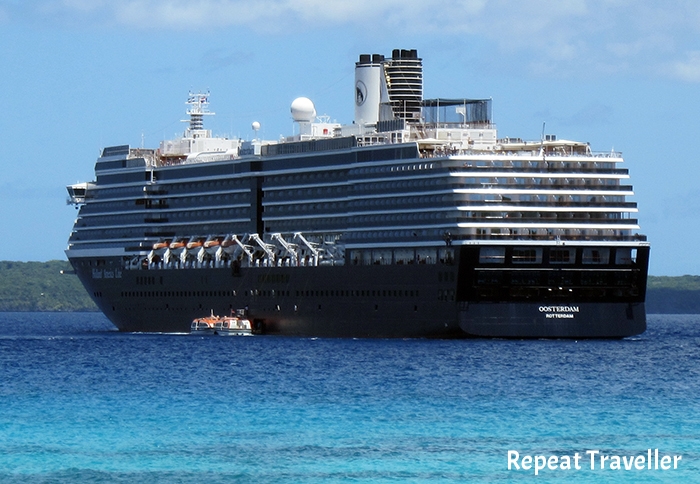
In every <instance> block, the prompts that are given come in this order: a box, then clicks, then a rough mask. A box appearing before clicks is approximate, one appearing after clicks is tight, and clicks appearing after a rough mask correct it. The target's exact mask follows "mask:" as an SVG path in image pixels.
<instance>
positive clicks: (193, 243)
mask: <svg viewBox="0 0 700 484" xmlns="http://www.w3.org/2000/svg"><path fill="white" fill-rule="evenodd" d="M202 245H203V242H202V239H192V240H190V241H189V242H188V243H187V248H188V249H196V248H198V247H201V246H202Z"/></svg>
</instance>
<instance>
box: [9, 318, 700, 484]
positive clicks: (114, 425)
mask: <svg viewBox="0 0 700 484" xmlns="http://www.w3.org/2000/svg"><path fill="white" fill-rule="evenodd" d="M699 362H700V316H651V317H650V318H649V330H648V331H647V332H646V333H645V334H644V335H642V336H641V337H636V338H630V339H625V340H620V341H556V340H555V341H547V340H542V341H502V340H466V341H434V340H352V339H305V338H282V337H261V336H255V337H246V338H243V337H230V338H224V337H211V336H210V337H201V336H190V335H158V334H122V333H118V332H116V331H115V330H113V329H112V327H111V325H110V324H109V322H108V321H107V320H106V319H105V318H104V317H103V316H102V315H100V314H87V313H74V314H71V313H49V314H46V313H0V374H1V375H2V376H1V378H2V379H1V380H0V381H1V385H0V482H3V483H17V482H31V483H63V482H105V483H111V482H119V483H122V482H149V483H151V482H155V483H179V482H183V483H185V482H187V483H189V482H212V483H218V482H263V483H264V482H312V483H321V482H323V483H325V482H353V483H355V482H436V483H437V482H465V481H469V482H492V481H501V482H511V481H520V480H525V481H528V480H537V481H538V482H558V481H575V482H601V481H608V482H612V481H616V482H618V481H623V482H692V481H696V482H697V481H698V480H700V478H699V477H698V476H700V365H699ZM649 448H651V449H659V452H660V453H661V454H663V455H665V454H669V455H681V456H682V460H681V461H680V465H679V466H678V468H677V469H670V470H666V471H663V470H661V469H659V470H655V469H651V470H649V469H646V468H645V469H642V470H635V469H632V470H611V469H608V468H606V469H605V470H600V469H598V468H596V469H595V470H591V469H590V465H589V462H588V460H586V459H588V456H586V455H585V452H586V451H587V450H600V452H601V454H606V455H619V456H630V455H644V456H646V453H647V449H649ZM508 450H517V451H518V452H519V453H520V454H523V455H524V454H531V455H547V456H551V455H557V456H563V455H574V453H575V452H579V453H580V454H581V455H582V456H583V457H582V458H581V463H582V464H583V465H582V468H581V469H580V470H575V469H572V470H561V469H555V470H552V469H544V470H542V471H539V475H538V476H537V477H535V475H534V470H523V469H521V470H519V471H518V470H514V469H511V470H508V467H507V453H508Z"/></svg>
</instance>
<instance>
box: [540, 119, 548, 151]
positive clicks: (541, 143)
mask: <svg viewBox="0 0 700 484" xmlns="http://www.w3.org/2000/svg"><path fill="white" fill-rule="evenodd" d="M546 124H547V123H546V122H544V121H542V135H541V136H540V155H542V158H543V159H544V127H545V125H546Z"/></svg>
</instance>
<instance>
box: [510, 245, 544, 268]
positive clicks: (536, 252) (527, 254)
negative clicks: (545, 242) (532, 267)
mask: <svg viewBox="0 0 700 484" xmlns="http://www.w3.org/2000/svg"><path fill="white" fill-rule="evenodd" d="M541 262H542V249H541V248H529V247H514V248H513V264H539V263H541Z"/></svg>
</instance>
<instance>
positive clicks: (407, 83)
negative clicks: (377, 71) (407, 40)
mask: <svg viewBox="0 0 700 484" xmlns="http://www.w3.org/2000/svg"><path fill="white" fill-rule="evenodd" d="M384 75H385V77H386V87H387V95H388V99H382V103H383V104H384V105H386V104H388V105H389V106H390V107H391V112H392V113H393V116H394V118H395V119H404V120H406V121H420V116H421V104H422V102H423V61H422V59H421V58H420V57H418V51H416V50H415V49H411V50H405V49H394V51H393V52H392V55H391V59H388V60H386V61H385V62H384Z"/></svg>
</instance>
